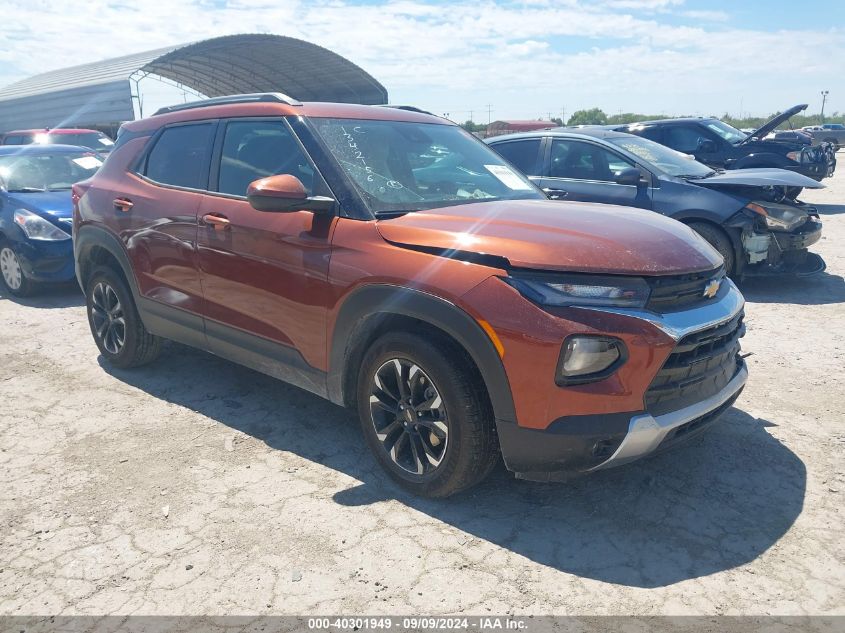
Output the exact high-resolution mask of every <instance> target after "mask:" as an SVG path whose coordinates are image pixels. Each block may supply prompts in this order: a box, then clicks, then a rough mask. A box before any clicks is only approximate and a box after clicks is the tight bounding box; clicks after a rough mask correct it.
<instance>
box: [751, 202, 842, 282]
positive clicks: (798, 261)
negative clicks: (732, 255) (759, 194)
mask: <svg viewBox="0 0 845 633" xmlns="http://www.w3.org/2000/svg"><path fill="white" fill-rule="evenodd" d="M821 236H822V223H821V222H820V221H819V220H818V219H816V218H815V217H812V216H811V217H810V219H809V220H807V222H805V223H804V224H803V225H801V226H800V227H798V228H797V229H795V230H793V231H791V232H786V231H770V230H764V231H760V230H754V229H750V230H748V229H747V230H745V231H743V233H742V245H743V248H744V249H745V256H746V262H747V265H746V268H745V270H743V275H745V276H749V277H759V276H768V275H790V274H791V275H798V276H807V275H812V274H815V273H818V272H821V271H823V270H824V269H825V268H826V264H825V263H824V260H823V259H822V258H821V257H820V256H819V255H816V254H814V253H810V252H809V251H808V250H807V249H808V248H809V247H810V246H812V245H813V244H815V243H816V242H818V241H819V240H820V239H821Z"/></svg>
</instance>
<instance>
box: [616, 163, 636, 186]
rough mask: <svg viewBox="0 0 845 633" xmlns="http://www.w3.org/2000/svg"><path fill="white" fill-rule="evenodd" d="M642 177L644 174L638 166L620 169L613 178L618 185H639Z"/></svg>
mask: <svg viewBox="0 0 845 633" xmlns="http://www.w3.org/2000/svg"><path fill="white" fill-rule="evenodd" d="M641 179H642V174H641V173H640V170H639V169H637V168H636V167H628V168H627V169H623V170H622V171H618V172H616V175H615V176H614V177H613V180H614V181H615V182H616V184H618V185H639V184H640V180H641Z"/></svg>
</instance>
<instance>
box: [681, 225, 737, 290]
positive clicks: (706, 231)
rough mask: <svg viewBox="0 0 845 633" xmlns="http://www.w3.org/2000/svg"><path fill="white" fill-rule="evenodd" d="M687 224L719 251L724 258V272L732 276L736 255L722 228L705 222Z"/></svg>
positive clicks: (734, 271) (734, 269)
mask: <svg viewBox="0 0 845 633" xmlns="http://www.w3.org/2000/svg"><path fill="white" fill-rule="evenodd" d="M687 226H689V227H690V228H691V229H692V230H693V231H695V232H696V233H698V234H699V235H700V236H701V237H703V238H704V239H705V240H707V242H708V243H709V244H710V246H712V247H713V248H715V249H716V250H717V251H719V255H721V256H722V259H724V260H725V273H726V274H727V275H728V277H732V276H733V275H734V273H736V255H735V253H734V247H733V244H732V243H731V239H730V238H729V237H728V235H727V234H726V233H725V232H724V231H723V230H722V229H720V228H718V227H715V226H713V225H712V224H707V223H706V222H690V223H689V224H688V225H687Z"/></svg>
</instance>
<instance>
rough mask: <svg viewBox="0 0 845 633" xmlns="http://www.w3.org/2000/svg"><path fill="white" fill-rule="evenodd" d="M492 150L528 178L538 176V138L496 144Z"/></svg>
mask: <svg viewBox="0 0 845 633" xmlns="http://www.w3.org/2000/svg"><path fill="white" fill-rule="evenodd" d="M493 149H494V150H496V151H497V152H498V153H499V154H501V155H502V156H503V157H504V158H505V160H507V161H508V162H510V163H511V164H512V165H513V166H514V167H516V168H517V169H518V170H519V171H521V172H522V173H523V174H526V175H528V176H536V175H537V174H538V170H537V155H538V154H539V153H540V139H539V138H530V139H525V140H524V141H509V142H507V143H497V144H496V145H494V146H493Z"/></svg>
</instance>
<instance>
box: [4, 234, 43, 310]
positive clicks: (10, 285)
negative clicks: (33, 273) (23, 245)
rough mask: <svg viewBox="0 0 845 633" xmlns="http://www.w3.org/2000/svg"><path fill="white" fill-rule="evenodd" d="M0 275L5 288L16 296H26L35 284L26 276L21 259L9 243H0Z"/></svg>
mask: <svg viewBox="0 0 845 633" xmlns="http://www.w3.org/2000/svg"><path fill="white" fill-rule="evenodd" d="M0 277H1V278H2V279H3V285H4V286H5V287H6V290H8V291H9V292H10V293H12V294H13V295H15V296H16V297H28V296H29V295H31V294H32V293H33V292H34V291H35V289H36V284H35V283H34V282H33V281H32V280H30V279H28V278H27V276H26V273H24V271H23V268H22V267H21V260H20V258H19V257H18V254H17V252H16V251H15V249H14V247H13V246H11V245H10V244H0Z"/></svg>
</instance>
